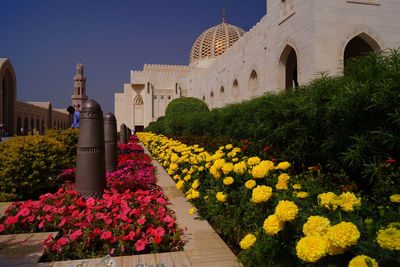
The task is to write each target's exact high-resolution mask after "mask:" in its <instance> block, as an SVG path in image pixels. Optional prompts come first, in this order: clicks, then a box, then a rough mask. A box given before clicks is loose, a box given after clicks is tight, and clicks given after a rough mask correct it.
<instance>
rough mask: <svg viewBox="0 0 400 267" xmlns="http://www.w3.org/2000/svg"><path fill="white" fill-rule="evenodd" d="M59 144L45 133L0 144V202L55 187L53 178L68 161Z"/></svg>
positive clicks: (63, 148) (28, 196)
mask: <svg viewBox="0 0 400 267" xmlns="http://www.w3.org/2000/svg"><path fill="white" fill-rule="evenodd" d="M66 154H67V150H66V148H65V147H64V145H63V143H62V142H60V141H57V140H55V139H53V138H49V137H47V136H39V135H35V136H21V137H15V138H12V139H11V140H9V141H7V142H3V143H0V201H10V200H21V199H28V198H37V197H38V195H40V194H41V193H42V192H49V190H52V189H56V188H57V186H56V184H55V177H56V176H57V175H58V174H59V173H60V172H61V170H62V169H65V168H66V167H67V164H69V161H68V160H66V158H65V155H66Z"/></svg>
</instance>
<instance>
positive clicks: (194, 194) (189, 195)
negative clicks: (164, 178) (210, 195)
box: [186, 188, 200, 199]
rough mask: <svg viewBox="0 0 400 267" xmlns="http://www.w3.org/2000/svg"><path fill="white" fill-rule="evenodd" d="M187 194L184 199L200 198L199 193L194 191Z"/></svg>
mask: <svg viewBox="0 0 400 267" xmlns="http://www.w3.org/2000/svg"><path fill="white" fill-rule="evenodd" d="M190 190H191V191H190ZM190 190H189V191H188V192H190V193H189V194H188V195H187V196H186V198H187V199H194V198H199V197H200V192H199V191H197V190H194V189H192V188H191V189H190Z"/></svg>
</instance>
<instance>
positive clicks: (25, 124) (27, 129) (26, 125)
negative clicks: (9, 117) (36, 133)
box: [24, 117, 29, 134]
mask: <svg viewBox="0 0 400 267" xmlns="http://www.w3.org/2000/svg"><path fill="white" fill-rule="evenodd" d="M28 131H29V124H28V118H27V117H25V119H24V134H27V133H28Z"/></svg>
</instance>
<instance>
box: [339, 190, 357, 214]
mask: <svg viewBox="0 0 400 267" xmlns="http://www.w3.org/2000/svg"><path fill="white" fill-rule="evenodd" d="M340 197H341V199H342V202H341V203H340V207H341V208H342V210H344V211H346V212H349V211H353V210H354V207H355V206H360V205H361V199H360V198H357V197H356V195H354V194H353V193H351V192H346V193H342V194H341V195H340Z"/></svg>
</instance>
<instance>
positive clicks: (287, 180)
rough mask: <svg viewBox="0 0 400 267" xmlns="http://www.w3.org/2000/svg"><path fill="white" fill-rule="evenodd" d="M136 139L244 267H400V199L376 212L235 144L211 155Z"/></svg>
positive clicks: (350, 192)
mask: <svg viewBox="0 0 400 267" xmlns="http://www.w3.org/2000/svg"><path fill="white" fill-rule="evenodd" d="M138 136H139V138H140V139H141V141H142V143H143V144H145V145H146V146H147V148H148V149H149V151H150V152H151V153H152V155H153V156H154V157H155V158H156V159H157V160H158V161H159V162H160V164H161V165H162V166H164V167H165V169H166V171H167V172H168V173H169V174H170V175H171V177H173V179H175V180H176V182H177V183H176V187H177V188H178V189H180V190H183V191H184V192H185V194H186V196H187V198H188V199H189V200H190V201H191V202H192V203H193V204H194V205H195V206H196V207H197V212H198V213H199V215H201V216H202V217H204V218H206V219H207V220H208V221H209V222H210V223H211V224H212V225H213V227H214V229H216V230H217V231H218V232H219V233H220V234H222V235H223V236H224V238H225V240H226V241H227V242H228V243H230V244H231V245H233V246H237V247H238V248H239V247H240V248H241V249H242V251H241V252H240V254H239V259H240V260H241V261H242V262H243V263H244V264H245V265H249V266H303V265H307V264H309V265H315V266H327V265H332V266H346V265H348V264H349V265H350V266H363V265H357V264H359V263H360V262H362V263H365V266H376V265H374V264H375V261H376V263H379V264H380V265H381V266H396V265H399V264H400V261H399V260H400V206H399V202H400V199H399V198H400V196H399V195H392V196H386V199H385V200H382V201H384V203H385V205H384V206H376V205H373V204H371V202H369V200H368V198H367V197H366V196H365V195H362V194H361V193H360V192H358V191H357V190H356V189H355V186H351V188H350V187H348V188H345V189H344V188H340V187H339V186H338V185H337V183H331V182H330V181H329V179H327V178H332V177H325V176H324V177H321V176H323V175H324V174H322V173H320V172H319V171H318V168H317V167H314V168H310V169H309V170H306V171H305V172H304V173H303V174H301V175H299V176H296V177H294V176H293V175H291V173H290V171H289V170H290V163H288V162H280V163H279V164H277V163H274V162H272V161H269V160H262V159H260V158H259V157H248V156H243V153H242V149H240V148H238V147H234V146H233V145H231V144H228V145H225V146H221V147H220V148H219V149H218V150H217V151H216V152H215V153H214V154H210V153H208V152H207V151H205V150H204V148H201V147H199V146H198V145H193V146H188V145H185V144H182V143H181V142H179V141H177V140H172V139H168V138H166V137H164V136H162V135H154V134H152V133H140V134H138ZM389 197H390V198H389ZM189 212H190V213H193V212H194V211H193V210H190V211H189ZM227 218H229V220H228V219H227ZM365 255H367V256H368V257H367V256H365Z"/></svg>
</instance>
